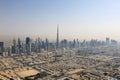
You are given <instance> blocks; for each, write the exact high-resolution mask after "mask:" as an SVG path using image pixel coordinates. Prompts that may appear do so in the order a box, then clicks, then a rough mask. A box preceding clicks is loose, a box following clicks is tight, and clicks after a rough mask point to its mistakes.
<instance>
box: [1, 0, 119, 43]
mask: <svg viewBox="0 0 120 80" xmlns="http://www.w3.org/2000/svg"><path fill="white" fill-rule="evenodd" d="M119 3H120V1H119V0H115V1H112V0H106V1H104V0H101V1H95V0H91V1H89V0H84V1H82V0H76V1H73V0H61V1H55V0H52V1H49V0H45V1H39V0H36V1H33V0H31V1H27V0H26V1H24V0H21V1H15V0H12V1H8V0H4V1H0V12H1V15H0V17H1V18H0V28H1V29H0V32H1V34H0V38H1V40H4V39H13V37H16V38H18V37H23V38H25V37H26V36H30V37H31V36H32V37H33V38H34V37H41V38H46V37H47V38H49V39H52V40H56V27H57V24H59V28H60V29H59V30H60V31H59V36H60V40H61V39H64V38H67V39H74V38H78V39H80V40H84V39H87V40H90V39H102V40H104V39H105V38H106V37H110V38H112V39H115V40H118V41H120V38H119V36H120V32H119V30H120V28H119V26H120V25H119V20H120V19H119V18H120V15H119V14H120V11H119V8H120V5H119ZM11 37H12V38H11Z"/></svg>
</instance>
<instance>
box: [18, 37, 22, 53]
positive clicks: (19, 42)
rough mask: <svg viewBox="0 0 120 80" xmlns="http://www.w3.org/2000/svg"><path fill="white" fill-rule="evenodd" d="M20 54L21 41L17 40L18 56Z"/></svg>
mask: <svg viewBox="0 0 120 80" xmlns="http://www.w3.org/2000/svg"><path fill="white" fill-rule="evenodd" d="M21 53H22V45H21V40H20V38H18V54H21Z"/></svg>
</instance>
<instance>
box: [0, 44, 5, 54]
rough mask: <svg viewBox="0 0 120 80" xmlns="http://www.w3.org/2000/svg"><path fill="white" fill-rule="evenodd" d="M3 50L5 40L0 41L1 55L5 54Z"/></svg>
mask: <svg viewBox="0 0 120 80" xmlns="http://www.w3.org/2000/svg"><path fill="white" fill-rule="evenodd" d="M3 50H4V42H0V55H2V54H3Z"/></svg>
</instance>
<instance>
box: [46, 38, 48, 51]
mask: <svg viewBox="0 0 120 80" xmlns="http://www.w3.org/2000/svg"><path fill="white" fill-rule="evenodd" d="M48 44H49V42H48V39H47V38H46V42H45V46H46V51H48Z"/></svg>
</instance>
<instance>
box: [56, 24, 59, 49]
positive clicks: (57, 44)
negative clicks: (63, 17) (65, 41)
mask: <svg viewBox="0 0 120 80" xmlns="http://www.w3.org/2000/svg"><path fill="white" fill-rule="evenodd" d="M56 48H59V25H57V40H56Z"/></svg>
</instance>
